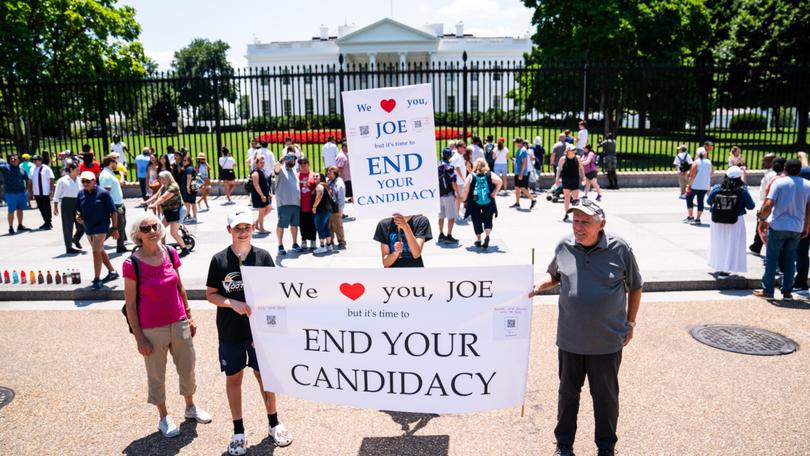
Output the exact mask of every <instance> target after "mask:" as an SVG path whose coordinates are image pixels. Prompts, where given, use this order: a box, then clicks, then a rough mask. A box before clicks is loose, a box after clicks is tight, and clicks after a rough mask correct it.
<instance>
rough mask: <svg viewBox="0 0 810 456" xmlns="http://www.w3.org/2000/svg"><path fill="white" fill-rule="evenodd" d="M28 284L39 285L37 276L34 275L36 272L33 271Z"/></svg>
mask: <svg viewBox="0 0 810 456" xmlns="http://www.w3.org/2000/svg"><path fill="white" fill-rule="evenodd" d="M28 282H30V283H31V285H36V284H37V276H36V275H34V271H31V272H30V274H29V275H28Z"/></svg>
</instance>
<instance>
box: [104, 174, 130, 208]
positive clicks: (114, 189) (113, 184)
mask: <svg viewBox="0 0 810 456" xmlns="http://www.w3.org/2000/svg"><path fill="white" fill-rule="evenodd" d="M98 185H99V186H100V187H103V188H104V190H107V189H109V190H107V191H108V192H110V196H111V197H112V201H113V204H115V205H118V204H124V192H123V191H122V190H121V183H120V182H118V177H116V175H115V174H113V172H112V171H110V170H109V168H104V169H102V170H101V173H99V175H98Z"/></svg>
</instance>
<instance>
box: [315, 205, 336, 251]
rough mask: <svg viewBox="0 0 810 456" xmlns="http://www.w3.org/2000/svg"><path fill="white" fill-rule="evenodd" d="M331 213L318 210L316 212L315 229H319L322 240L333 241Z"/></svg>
mask: <svg viewBox="0 0 810 456" xmlns="http://www.w3.org/2000/svg"><path fill="white" fill-rule="evenodd" d="M329 215H331V213H330V212H317V213H316V214H315V229H316V230H318V237H319V238H320V239H321V242H323V241H324V240H327V239H328V240H329V241H330V244H331V241H332V232H331V231H330V230H329Z"/></svg>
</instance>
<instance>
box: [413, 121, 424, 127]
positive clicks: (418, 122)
mask: <svg viewBox="0 0 810 456" xmlns="http://www.w3.org/2000/svg"><path fill="white" fill-rule="evenodd" d="M413 127H414V128H422V121H421V120H414V121H413Z"/></svg>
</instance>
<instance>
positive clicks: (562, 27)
mask: <svg viewBox="0 0 810 456" xmlns="http://www.w3.org/2000/svg"><path fill="white" fill-rule="evenodd" d="M523 3H524V4H525V5H526V6H527V7H529V8H534V15H533V17H532V24H534V25H535V26H536V27H537V32H536V33H535V34H534V35H533V36H532V41H533V42H534V44H535V47H534V48H533V49H532V52H531V53H530V54H529V55H528V56H527V60H528V62H527V63H528V65H529V66H530V67H531V68H532V69H534V70H538V69H541V68H553V67H555V66H559V65H572V64H573V65H576V67H571V68H566V69H564V70H563V71H545V72H540V73H538V72H537V71H533V72H530V73H529V75H530V76H529V78H530V80H529V81H527V82H528V83H529V87H530V89H529V91H528V98H526V99H524V100H521V101H523V102H524V103H525V105H526V108H527V109H538V110H540V111H542V112H572V111H574V112H578V111H579V110H580V109H579V107H580V106H581V103H580V101H581V100H582V97H581V96H579V97H573V98H572V97H571V93H573V92H572V91H571V89H570V88H569V89H568V90H567V91H566V90H560V89H561V88H564V87H565V86H570V85H571V84H574V85H575V86H578V88H579V89H580V90H581V88H582V84H583V71H582V69H583V64H584V63H585V62H586V59H587V61H589V62H593V66H594V67H593V68H592V70H591V71H593V72H595V73H594V74H598V75H600V77H599V78H590V80H589V83H588V92H589V98H588V103H589V105H595V106H597V108H598V110H599V111H601V112H602V113H603V114H604V119H605V130H606V131H610V130H611V127H612V126H613V127H615V126H616V125H620V124H621V113H622V112H623V111H624V110H625V109H628V108H630V109H636V110H639V111H642V112H650V111H649V110H650V109H662V107H661V105H660V104H657V103H654V102H653V101H652V100H654V98H655V95H657V94H658V93H657V90H661V89H662V88H661V87H646V86H645V84H642V83H638V82H639V81H641V80H640V79H638V73H637V72H634V71H627V70H625V69H624V68H626V67H628V66H629V67H633V66H636V67H643V66H650V65H658V66H660V65H669V66H674V65H683V64H691V63H694V61H695V59H696V57H697V56H698V55H699V54H700V52H701V51H702V50H703V49H705V47H706V46H707V43H708V42H709V38H710V33H709V12H708V9H707V8H706V6H705V5H704V3H703V1H702V0H638V1H636V0H581V1H577V2H570V1H566V0H523ZM586 56H587V57H586ZM600 66H601V68H600ZM575 69H578V70H579V71H578V73H579V74H578V75H575V74H576V73H577V71H574V70H575ZM572 76H573V77H572ZM634 78H635V79H634ZM632 81H635V82H636V83H630V82H632ZM670 82H672V83H676V81H670ZM679 92H681V91H680V90H679ZM580 93H581V92H580ZM572 107H574V109H573V110H572V109H571V108H572ZM656 115H658V116H659V117H661V118H671V117H673V116H674V115H673V114H672V113H667V112H660V113H656ZM678 115H680V114H678Z"/></svg>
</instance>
